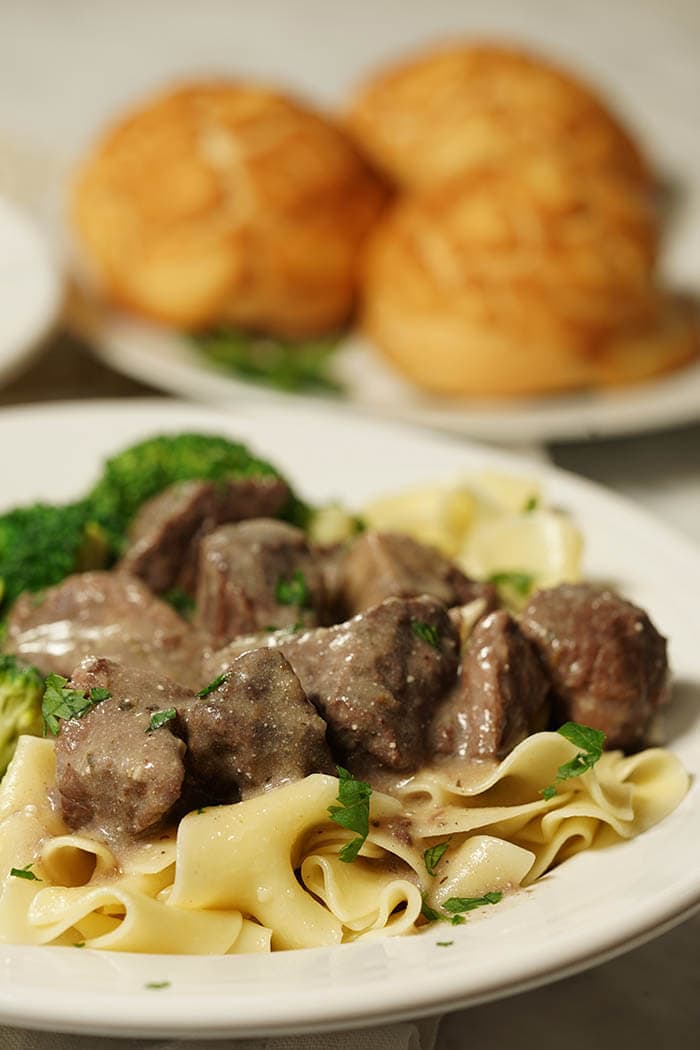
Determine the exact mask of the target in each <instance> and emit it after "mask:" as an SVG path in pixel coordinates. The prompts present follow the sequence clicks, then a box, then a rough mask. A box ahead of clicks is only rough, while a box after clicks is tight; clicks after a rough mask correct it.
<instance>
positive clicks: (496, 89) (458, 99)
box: [348, 44, 651, 188]
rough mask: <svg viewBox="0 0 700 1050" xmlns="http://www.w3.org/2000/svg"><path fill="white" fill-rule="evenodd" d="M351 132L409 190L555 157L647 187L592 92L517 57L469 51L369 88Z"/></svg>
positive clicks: (422, 60) (639, 165) (388, 76)
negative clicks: (527, 158) (534, 158)
mask: <svg viewBox="0 0 700 1050" xmlns="http://www.w3.org/2000/svg"><path fill="white" fill-rule="evenodd" d="M348 124H349V127H350V129H351V130H352V132H353V134H354V135H355V137H356V139H357V141H358V142H359V143H360V145H361V146H362V148H363V149H364V151H365V152H366V154H367V156H369V157H370V158H371V159H372V161H373V162H374V163H375V164H376V166H377V167H378V168H379V170H381V171H383V172H384V173H385V174H386V175H388V176H389V177H390V178H391V179H392V180H393V181H394V182H395V183H396V184H398V185H399V186H402V187H405V188H414V187H419V186H420V187H423V186H430V185H435V184H436V183H438V182H442V181H444V180H446V179H450V178H452V177H454V176H457V175H461V174H463V173H468V172H470V171H474V170H475V169H477V168H479V167H482V166H484V165H489V166H501V167H508V166H510V165H511V164H518V163H520V161H521V158H522V157H524V156H533V155H538V154H550V153H551V154H555V155H557V154H564V155H565V156H566V158H567V161H568V163H570V164H571V165H573V166H574V167H575V168H577V169H579V170H580V171H599V170H601V169H610V170H614V171H618V172H622V173H624V174H625V175H626V176H627V177H628V178H629V179H630V180H631V181H633V182H635V183H637V184H639V185H644V186H647V187H649V186H650V183H651V179H650V174H649V170H648V168H647V166H646V163H645V161H644V159H643V157H642V156H641V154H640V152H639V149H638V148H637V146H636V145H635V143H634V141H633V140H632V138H631V137H630V135H629V134H628V133H627V131H625V129H624V128H623V127H622V125H621V124H620V123H619V121H618V120H617V119H616V118H615V117H614V116H613V115H612V114H611V113H610V112H609V111H608V109H607V108H606V107H605V106H604V105H603V103H602V102H601V100H600V99H599V98H598V97H597V96H596V95H595V94H594V93H593V91H591V89H590V88H588V87H586V86H585V85H584V84H582V83H580V82H579V81H578V80H576V79H574V77H572V76H571V75H570V74H569V73H565V72H563V71H561V70H559V69H557V68H556V67H555V66H553V65H551V64H550V63H548V62H545V61H543V60H542V59H540V58H537V57H535V56H533V55H530V54H528V53H527V52H525V51H521V50H516V49H515V48H507V47H500V46H490V45H485V44H477V45H467V44H463V45H456V46H453V47H445V48H438V49H434V50H431V51H428V52H427V53H423V54H421V55H418V56H417V57H416V58H414V59H413V60H410V61H408V62H405V63H403V64H401V65H398V66H395V67H393V68H391V69H389V70H387V71H386V72H384V73H379V74H378V75H377V76H376V77H374V79H372V80H370V81H369V83H368V84H367V85H366V86H365V87H364V88H363V89H362V90H360V92H359V93H358V95H357V97H356V98H355V100H354V102H353V104H352V106H351V108H350V111H349V114H348Z"/></svg>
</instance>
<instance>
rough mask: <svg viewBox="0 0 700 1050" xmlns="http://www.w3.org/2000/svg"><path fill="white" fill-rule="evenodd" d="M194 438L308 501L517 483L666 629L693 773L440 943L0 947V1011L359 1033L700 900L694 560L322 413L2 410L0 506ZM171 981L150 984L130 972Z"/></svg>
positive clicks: (602, 949)
mask: <svg viewBox="0 0 700 1050" xmlns="http://www.w3.org/2000/svg"><path fill="white" fill-rule="evenodd" d="M193 428H195V429H200V430H204V431H208V432H221V433H226V434H230V435H233V436H236V437H241V438H243V439H244V440H246V441H249V442H251V443H252V444H253V446H254V447H255V448H256V449H257V450H258V451H259V452H260V453H261V454H263V455H267V456H268V457H269V458H271V459H273V460H274V461H275V462H276V463H278V464H279V465H280V467H281V468H282V469H283V470H285V471H286V472H288V474H289V476H290V478H291V479H292V480H293V481H294V483H295V484H296V486H297V487H298V489H299V490H300V491H301V492H302V493H303V494H304V495H306V496H308V497H309V498H310V499H311V500H317V499H328V498H329V497H333V496H342V497H343V498H344V499H346V500H347V501H349V502H351V503H355V504H362V502H363V501H364V500H366V499H367V498H369V497H372V496H375V495H377V494H378V493H380V492H382V491H385V490H387V489H391V488H396V487H400V486H402V485H406V484H410V483H415V482H420V481H426V480H429V479H435V478H447V477H450V476H453V475H455V474H459V473H462V472H465V471H466V472H469V471H473V470H475V469H480V468H483V467H484V466H485V465H486V466H489V467H494V466H496V467H500V468H502V469H505V470H507V471H511V472H516V473H525V474H526V475H527V476H529V477H532V476H533V474H534V475H535V476H537V477H539V478H540V480H541V481H542V482H543V484H544V485H545V487H546V491H547V494H548V497H549V498H550V499H551V500H552V501H553V502H555V503H556V504H558V505H561V506H564V507H568V508H569V509H570V511H571V512H572V513H573V515H574V517H575V519H576V520H577V521H578V523H579V524H580V526H581V528H582V529H583V530H584V533H585V536H586V572H587V574H588V575H590V576H594V577H603V578H606V579H614V580H616V581H618V583H619V586H620V587H621V588H622V589H623V590H624V591H625V593H627V594H629V596H630V597H632V598H634V599H636V600H637V601H638V602H640V603H641V604H642V605H644V606H646V607H647V608H648V609H649V610H650V612H651V614H652V616H653V618H654V620H655V621H656V622H657V623H658V625H659V626H660V628H661V630H663V631H664V633H666V634H667V635H668V636H669V637H670V654H671V660H672V665H673V667H674V670H675V674H676V679H677V682H678V688H677V692H676V696H675V698H674V704H673V707H672V710H671V712H670V715H669V718H668V737H669V746H670V747H671V748H672V749H673V750H674V752H675V753H676V754H678V755H679V756H680V758H681V760H682V761H683V762H684V764H685V765H686V767H687V768H688V770H689V771H690V772H691V773H692V774H693V775H694V780H693V784H692V787H691V790H690V793H689V794H688V796H687V797H686V798H685V800H684V801H683V802H682V804H681V805H680V806H679V808H678V809H677V810H676V811H675V812H674V813H673V814H672V815H671V816H670V817H668V818H667V819H666V820H665V821H663V823H661V824H660V825H658V826H657V827H655V828H653V829H652V830H651V831H649V832H647V833H646V834H644V835H642V836H640V837H639V838H637V839H635V840H634V841H632V842H628V843H625V844H623V845H619V846H615V847H612V848H610V849H607V850H605V851H601V852H588V853H584V854H580V855H579V856H577V857H575V858H573V859H572V860H570V861H567V862H566V863H564V864H563V865H561V867H559V868H557V869H556V870H555V871H554V872H553V873H551V874H550V875H548V876H547V877H546V878H545V879H543V880H542V881H541V882H540V883H538V884H537V885H536V886H534V887H532V888H531V889H528V890H526V891H523V892H521V893H519V894H517V895H515V897H513V898H511V899H510V900H508V901H507V902H505V903H504V904H503V905H502V906H500V907H499V908H497V909H496V908H495V909H493V910H489V914H488V915H483V916H478V915H477V916H474V917H473V918H470V920H469V921H468V922H467V923H466V924H465V925H464V926H463V927H457V928H455V930H454V931H451V932H450V937H451V938H452V939H453V940H454V945H453V946H452V947H450V948H444V947H437V946H436V941H438V940H440V939H441V938H440V935H439V934H436V933H434V932H430V931H429V932H427V933H425V934H422V935H420V936H416V937H411V938H406V939H384V940H380V941H376V942H371V943H364V944H355V945H345V946H340V947H336V948H332V949H314V950H309V951H301V952H283V953H278V954H276V955H271V956H265V957H261V956H248V957H242V956H228V957H216V958H201V957H197V958H186V957H182V956H178V957H174V956H136V955H119V954H108V953H99V952H89V951H76V950H75V949H73V948H31V947H16V946H3V947H1V948H0V973H1V974H2V981H0V1022H2V1023H5V1024H14V1025H23V1026H29V1027H37V1028H52V1029H54V1030H63V1031H71V1032H80V1033H87V1032H96V1033H101V1034H114V1035H122V1036H126V1035H131V1036H136V1035H140V1036H156V1035H176V1036H180V1037H183V1038H187V1037H189V1038H192V1037H197V1038H200V1039H201V1038H205V1037H213V1036H224V1035H235V1036H240V1037H243V1036H250V1035H254V1034H269V1035H280V1034H282V1033H287V1032H292V1031H311V1030H314V1029H329V1028H342V1027H351V1026H357V1025H361V1024H376V1023H379V1022H381V1021H388V1020H393V1019H398V1018H404V1017H409V1016H412V1015H419V1014H422V1013H426V1014H427V1013H432V1012H439V1011H442V1010H446V1009H450V1008H455V1007H457V1006H460V1005H465V1004H470V1003H476V1002H480V1001H483V1000H486V999H491V998H497V997H499V996H505V995H509V994H511V993H513V992H516V991H519V990H522V989H524V988H528V987H532V986H534V985H537V984H542V983H545V982H547V981H551V980H554V979H556V978H559V977H562V976H564V975H566V974H569V973H572V972H573V971H575V970H579V969H583V968H584V967H586V966H590V965H592V964H593V963H596V962H599V961H601V960H602V959H604V958H606V957H609V956H612V955H615V954H617V953H620V952H622V951H625V950H627V949H629V948H631V947H633V946H634V945H636V944H638V943H640V942H641V941H643V940H645V939H648V938H649V937H652V936H653V935H655V934H657V933H660V932H661V931H662V930H663V929H665V928H668V926H670V925H673V924H674V923H676V922H679V921H680V920H681V919H682V918H684V917H685V916H686V915H688V914H689V913H690V912H691V911H692V910H694V909H695V908H697V907H698V906H699V905H700V835H698V834H697V829H698V827H699V826H700V788H699V787H698V782H697V777H698V774H699V773H700V707H699V706H698V700H699V699H700V648H699V647H698V644H697V597H696V596H697V594H698V593H700V552H698V550H697V549H696V548H695V547H694V546H692V545H691V544H689V543H688V542H687V541H686V540H683V539H681V538H680V537H678V536H676V535H675V534H674V533H673V532H671V531H670V530H668V529H667V528H665V527H664V526H662V525H659V524H658V523H657V522H655V521H654V520H653V519H651V518H649V517H647V516H646V515H645V514H643V513H641V512H640V511H638V510H637V509H636V508H635V507H633V506H632V505H630V504H627V503H625V502H623V501H621V500H620V499H619V498H617V497H615V496H613V495H610V494H608V493H606V492H605V491H603V490H601V489H599V488H597V487H596V486H594V485H592V484H590V483H588V482H585V481H582V480H579V479H577V478H575V477H573V476H571V475H568V474H565V473H562V472H560V471H557V470H555V469H553V468H550V467H547V466H544V465H541V464H533V463H532V462H530V461H528V460H524V459H521V458H518V457H514V456H512V455H508V454H506V453H501V452H496V451H494V450H487V449H482V448H479V447H477V446H472V445H465V444H463V443H456V442H453V441H451V440H450V439H449V438H445V437H442V438H441V437H437V436H431V435H427V434H421V433H416V432H415V431H412V430H410V429H408V428H404V427H400V426H397V425H395V424H389V423H381V422H364V421H361V420H357V419H354V420H353V419H350V418H346V417H343V416H338V415H337V414H336V413H334V412H333V411H332V410H329V409H327V408H317V409H315V410H311V409H306V410H305V411H304V412H300V411H294V410H291V409H289V408H280V407H275V406H273V407H267V408H266V407H264V406H262V405H260V406H258V407H255V408H251V407H247V408H240V409H238V410H237V411H236V412H235V413H233V412H230V413H227V414H223V413H214V412H212V411H211V410H206V409H203V408H196V407H190V406H186V405H178V404H168V403H162V402H149V401H138V402H120V403H110V402H103V403H100V402H95V403H92V404H84V403H83V404H75V405H63V406H58V407H51V408H44V407H42V408H40V409H37V408H33V409H24V410H15V411H10V412H5V413H3V415H2V417H0V448H12V449H13V450H14V454H13V457H12V460H11V462H10V463H8V464H7V465H5V463H3V475H4V476H3V500H4V501H5V502H6V503H7V504H8V505H9V504H13V503H16V502H18V501H23V500H28V499H33V498H37V497H39V496H43V497H44V498H48V499H59V498H63V497H70V496H73V495H76V494H78V493H80V492H81V491H82V490H84V489H85V487H86V486H87V485H88V484H89V483H90V481H91V480H92V479H93V478H94V477H95V475H96V473H97V471H98V468H99V461H100V458H101V457H102V456H103V455H104V454H105V453H107V452H111V451H114V450H116V449H118V448H120V447H121V446H123V445H125V444H127V443H129V442H131V441H134V440H135V439H138V438H140V437H142V436H145V435H148V434H153V433H156V432H163V431H170V432H173V431H176V430H182V429H193ZM152 981H170V982H171V983H170V986H169V987H168V988H164V989H161V990H149V989H146V988H145V987H144V986H145V984H146V982H152Z"/></svg>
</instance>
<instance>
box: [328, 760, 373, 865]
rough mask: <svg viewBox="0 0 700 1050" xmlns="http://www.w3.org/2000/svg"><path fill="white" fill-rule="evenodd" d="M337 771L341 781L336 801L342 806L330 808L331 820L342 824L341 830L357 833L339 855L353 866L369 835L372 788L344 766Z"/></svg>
mask: <svg viewBox="0 0 700 1050" xmlns="http://www.w3.org/2000/svg"><path fill="white" fill-rule="evenodd" d="M336 769H337V770H338V781H339V783H338V797H337V799H336V801H337V802H339V803H340V805H339V806H329V807H328V812H329V814H330V818H331V820H333V821H335V823H336V824H340V826H341V828H348V829H349V830H350V831H354V832H356V833H357V836H358V837H357V838H355V839H353V840H352V841H351V842H348V843H347V844H346V845H345V846H343V848H342V849H341V851H340V854H339V857H340V859H341V860H343V861H345V862H346V863H347V864H351V863H352V862H353V861H354V860H355V858H356V857H357V854H358V853H359V852H360V850H361V849H362V846H363V845H364V842H365V839H366V838H367V836H368V834H369V800H370V796H371V794H372V788H371V787H370V786H369V784H365V782H364V781H363V780H355V778H354V777H353V775H352V773H348V771H347V769H343V767H342V766H337V767H336Z"/></svg>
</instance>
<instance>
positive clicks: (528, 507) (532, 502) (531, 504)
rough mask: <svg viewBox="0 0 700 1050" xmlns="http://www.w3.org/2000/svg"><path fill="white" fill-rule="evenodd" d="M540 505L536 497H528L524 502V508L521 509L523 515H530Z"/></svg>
mask: <svg viewBox="0 0 700 1050" xmlns="http://www.w3.org/2000/svg"><path fill="white" fill-rule="evenodd" d="M539 505H540V501H539V500H538V498H537V496H530V498H529V500H526V502H525V506H524V507H523V513H524V514H531V513H532V511H533V510H537V508H538V507H539Z"/></svg>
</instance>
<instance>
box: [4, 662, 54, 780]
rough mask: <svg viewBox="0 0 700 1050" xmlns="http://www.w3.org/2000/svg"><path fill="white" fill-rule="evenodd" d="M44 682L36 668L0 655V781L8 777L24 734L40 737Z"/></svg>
mask: <svg viewBox="0 0 700 1050" xmlns="http://www.w3.org/2000/svg"><path fill="white" fill-rule="evenodd" d="M43 696H44V679H43V678H42V676H41V675H40V674H39V672H38V671H37V669H36V668H35V667H25V666H23V665H22V664H20V663H18V662H17V661H16V660H15V658H14V656H0V778H2V777H3V776H4V775H5V770H6V769H7V767H8V765H9V763H10V759H11V758H12V756H13V754H14V752H15V748H16V746H17V739H18V737H20V736H21V735H22V733H30V734H31V735H32V736H41V726H42V720H41V701H42V698H43Z"/></svg>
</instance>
